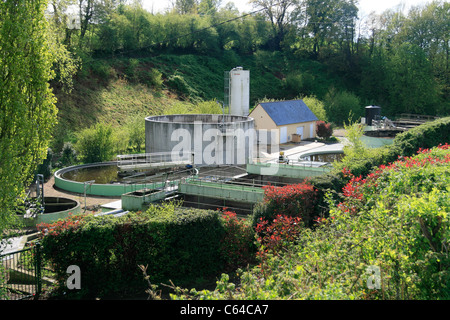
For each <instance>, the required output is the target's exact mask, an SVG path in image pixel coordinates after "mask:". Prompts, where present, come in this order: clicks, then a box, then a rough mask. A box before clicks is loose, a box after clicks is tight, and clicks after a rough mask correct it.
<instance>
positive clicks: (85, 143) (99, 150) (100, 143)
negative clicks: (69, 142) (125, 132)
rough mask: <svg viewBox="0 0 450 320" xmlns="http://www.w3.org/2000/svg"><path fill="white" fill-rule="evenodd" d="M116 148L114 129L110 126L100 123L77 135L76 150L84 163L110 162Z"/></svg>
mask: <svg viewBox="0 0 450 320" xmlns="http://www.w3.org/2000/svg"><path fill="white" fill-rule="evenodd" d="M114 148H115V146H114V135H113V129H112V128H111V127H110V126H108V125H105V124H102V123H98V124H96V125H95V126H92V127H90V128H87V129H84V130H82V131H80V132H79V133H78V134H77V142H76V144H75V149H76V151H77V153H78V154H79V157H80V160H81V161H83V163H95V162H104V161H109V160H111V158H112V156H113V155H114V151H115V149H114Z"/></svg>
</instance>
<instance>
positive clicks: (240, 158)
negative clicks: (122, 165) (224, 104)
mask: <svg viewBox="0 0 450 320" xmlns="http://www.w3.org/2000/svg"><path fill="white" fill-rule="evenodd" d="M255 138H256V134H255V129H254V120H253V119H252V118H249V117H244V116H233V115H225V116H224V117H223V116H222V115H212V114H186V115H168V116H155V117H148V118H146V119H145V151H146V153H155V152H173V155H172V157H173V160H174V161H175V160H177V158H176V156H177V154H178V155H180V156H181V155H182V154H183V156H185V154H186V153H190V152H193V162H194V164H196V165H221V164H246V163H247V159H248V158H250V157H251V156H252V154H253V148H254V144H255Z"/></svg>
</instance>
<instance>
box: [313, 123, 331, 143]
mask: <svg viewBox="0 0 450 320" xmlns="http://www.w3.org/2000/svg"><path fill="white" fill-rule="evenodd" d="M316 133H317V136H318V137H319V138H322V139H325V140H326V139H328V138H329V137H331V136H332V135H333V129H332V128H331V124H330V123H326V122H325V121H317V123H316Z"/></svg>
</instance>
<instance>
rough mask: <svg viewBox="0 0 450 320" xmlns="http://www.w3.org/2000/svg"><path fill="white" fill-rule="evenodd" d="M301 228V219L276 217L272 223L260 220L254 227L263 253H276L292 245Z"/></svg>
mask: <svg viewBox="0 0 450 320" xmlns="http://www.w3.org/2000/svg"><path fill="white" fill-rule="evenodd" d="M301 228H302V223H301V218H299V217H288V216H284V215H277V216H276V217H275V219H273V221H272V223H269V221H267V220H263V219H262V218H261V219H260V222H259V223H258V225H257V226H256V234H257V241H258V243H259V244H260V245H261V246H260V249H261V248H263V251H264V252H277V251H280V250H282V249H283V248H285V247H287V246H289V245H290V244H291V243H293V242H294V241H295V240H296V239H297V237H298V235H299V234H300V231H301Z"/></svg>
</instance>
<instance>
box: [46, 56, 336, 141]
mask: <svg viewBox="0 0 450 320" xmlns="http://www.w3.org/2000/svg"><path fill="white" fill-rule="evenodd" d="M237 66H242V67H243V68H244V69H247V70H250V106H251V107H252V106H254V105H256V104H257V102H258V101H259V100H261V99H264V98H270V99H292V98H294V97H297V96H298V95H299V94H307V95H316V96H317V97H319V98H323V97H324V95H325V94H326V93H327V92H328V90H329V88H332V87H339V83H340V81H339V79H335V78H333V77H332V76H331V75H329V74H328V73H327V72H326V69H325V67H324V66H323V65H321V64H320V63H317V62H312V61H309V60H296V59H294V58H292V57H290V58H288V57H287V56H285V55H283V54H282V53H280V52H265V51H258V52H256V53H255V54H253V55H249V56H242V57H241V56H238V55H237V54H235V53H234V52H232V51H225V53H224V54H223V56H221V57H209V56H200V55H189V54H186V55H173V54H168V55H158V56H153V57H145V58H115V59H101V58H97V59H93V58H89V59H88V60H86V61H83V63H82V68H81V70H80V71H79V72H78V74H77V76H76V79H75V81H74V87H73V90H72V91H71V92H70V93H65V92H63V91H61V90H55V93H56V96H57V98H58V102H57V106H58V109H59V122H60V123H59V125H58V127H57V128H56V130H55V141H54V143H53V146H52V147H53V148H54V149H59V148H61V146H62V144H63V142H64V141H73V140H74V133H76V132H79V131H80V130H82V129H83V128H86V127H89V126H91V125H93V124H95V123H98V122H102V123H106V124H110V125H112V126H114V127H115V126H120V125H123V124H124V123H126V122H128V121H129V120H130V119H131V117H144V116H149V115H156V114H170V113H188V112H199V111H204V108H203V109H202V108H199V107H198V104H199V103H201V102H204V101H210V102H211V101H216V100H219V101H223V100H224V72H225V71H229V70H231V69H232V68H234V67H237ZM212 112H215V111H212ZM216 112H217V110H216ZM218 112H221V111H220V109H219V110H218Z"/></svg>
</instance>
